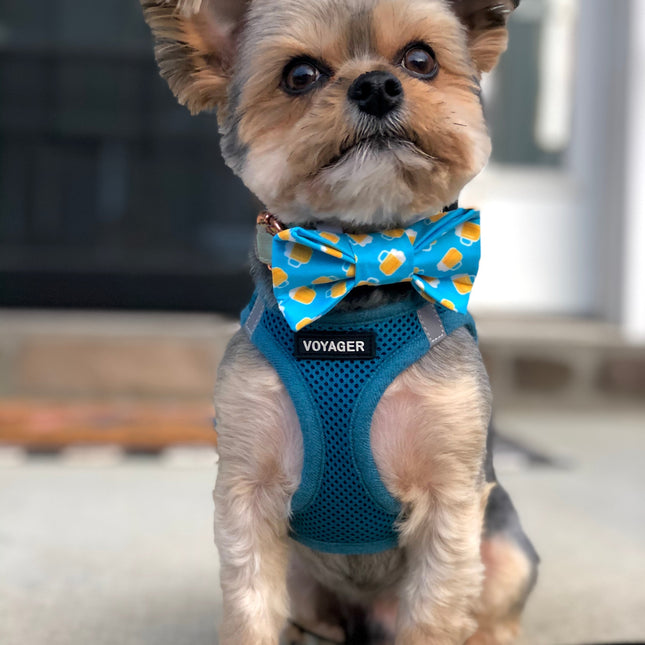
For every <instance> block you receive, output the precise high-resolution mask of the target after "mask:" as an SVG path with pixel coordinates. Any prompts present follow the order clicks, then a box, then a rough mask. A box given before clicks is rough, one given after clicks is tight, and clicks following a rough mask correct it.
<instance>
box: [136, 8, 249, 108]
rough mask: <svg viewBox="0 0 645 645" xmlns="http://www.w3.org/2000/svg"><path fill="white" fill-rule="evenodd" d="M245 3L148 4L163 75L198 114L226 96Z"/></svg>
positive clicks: (145, 9) (185, 102)
mask: <svg viewBox="0 0 645 645" xmlns="http://www.w3.org/2000/svg"><path fill="white" fill-rule="evenodd" d="M246 5H247V2H246V1H245V0H227V1H226V2H225V1H223V0H218V1H217V9H218V11H217V12H214V11H213V10H212V8H211V0H142V6H143V12H144V16H145V18H146V21H147V22H148V24H149V25H150V28H151V29H152V32H153V34H154V36H155V40H156V46H155V54H156V56H157V62H158V63H159V69H160V71H161V75H162V76H163V77H164V78H165V79H166V80H167V81H168V85H169V86H170V89H171V90H172V91H173V92H174V94H175V96H176V97H177V100H178V101H179V102H180V103H181V104H182V105H185V106H186V107H187V108H188V109H189V110H190V111H191V113H192V114H197V113H198V112H201V111H202V110H207V109H212V108H214V107H216V106H217V105H218V104H219V103H220V102H221V101H222V99H223V98H224V97H225V96H226V87H227V84H228V81H229V78H230V66H231V61H232V55H233V50H234V46H233V38H232V36H233V33H234V30H235V27H236V24H237V21H238V20H239V19H240V17H241V15H242V14H243V11H244V8H245V6H246Z"/></svg>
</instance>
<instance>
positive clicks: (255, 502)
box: [142, 0, 538, 645]
mask: <svg viewBox="0 0 645 645" xmlns="http://www.w3.org/2000/svg"><path fill="white" fill-rule="evenodd" d="M518 4H519V0H246V1H245V0H142V6H143V11H144V15H145V18H146V20H147V22H148V24H149V25H150V27H151V29H152V32H153V35H154V38H155V41H156V48H155V51H156V56H157V60H158V63H159V66H160V70H161V74H162V75H163V76H164V77H165V78H166V80H167V81H168V83H169V86H170V88H171V89H172V91H173V92H174V94H175V95H176V97H177V98H178V100H179V102H180V103H182V104H184V105H186V106H187V107H188V109H189V110H190V111H191V112H192V113H198V112H200V111H203V110H216V111H217V117H218V122H219V127H220V132H221V147H222V152H223V155H224V158H225V160H226V162H227V164H228V165H229V166H230V167H231V168H232V169H233V171H234V172H235V173H236V174H237V175H238V176H239V177H241V179H242V180H243V181H244V183H245V184H246V186H247V187H248V188H249V189H250V190H251V191H252V192H253V193H254V194H255V195H256V196H257V198H258V199H259V200H260V201H261V202H262V203H263V204H264V205H265V206H266V209H267V211H266V213H265V214H264V215H263V216H262V217H261V218H260V220H259V225H258V242H257V245H256V249H255V252H254V253H253V255H252V260H251V263H252V274H253V277H254V280H255V283H256V294H255V296H254V300H253V301H252V302H251V303H250V305H249V307H248V308H247V310H246V311H245V314H244V315H243V318H242V321H243V326H242V329H241V330H240V331H239V332H238V333H237V334H236V336H235V337H234V338H233V340H232V341H231V343H230V344H229V346H228V349H227V352H226V355H225V358H224V359H223V362H222V364H221V366H220V368H219V373H218V378H217V384H216V395H215V406H216V411H217V419H218V453H219V470H218V475H217V483H216V487H215V492H214V499H215V537H216V543H217V547H218V549H219V554H220V560H221V586H222V591H223V614H222V619H221V625H220V641H219V642H220V645H277V644H278V642H279V640H280V638H281V637H282V638H284V639H286V640H287V641H288V642H289V643H300V642H304V641H303V639H304V638H306V637H308V635H312V634H313V635H315V636H317V637H319V638H321V639H326V640H327V641H331V642H335V643H383V644H385V643H395V644H396V645H430V644H433V645H439V644H441V645H448V644H451V645H452V644H458V643H465V642H468V643H469V644H470V645H502V644H506V643H510V642H512V641H513V640H514V639H515V637H516V635H517V633H518V630H519V621H520V615H521V613H522V610H523V607H524V605H525V602H526V600H527V597H528V595H529V593H530V591H531V590H532V588H533V586H534V584H535V581H536V576H537V564H538V557H537V555H536V553H535V550H534V549H533V546H532V545H531V543H530V541H529V540H528V538H527V537H526V536H525V534H524V532H523V530H522V528H521V526H520V522H519V519H518V516H517V513H516V511H515V509H514V507H513V504H512V503H511V501H510V499H509V497H508V495H507V493H506V492H505V491H504V489H503V488H502V487H501V486H500V485H499V483H498V482H497V480H496V477H495V473H494V470H493V465H492V459H491V440H492V439H491V438H492V431H491V430H490V427H489V426H490V423H489V421H490V417H491V394H490V388H489V382H488V378H487V375H486V372H485V369H484V366H483V363H482V359H481V356H480V353H479V351H478V348H477V343H476V339H475V335H476V332H475V331H474V327H473V325H472V321H471V320H470V319H469V317H468V315H467V313H465V312H464V311H461V312H459V311H457V312H455V311H454V310H455V309H458V307H457V306H456V304H455V302H453V300H451V299H450V298H448V297H444V298H441V300H439V299H438V298H435V297H433V296H432V295H431V292H432V289H434V288H435V287H437V285H438V284H439V283H440V280H439V278H436V277H433V276H432V275H430V274H428V272H427V271H426V270H425V269H424V268H423V267H422V266H416V264H415V262H416V259H413V260H411V259H410V257H411V254H412V251H411V249H413V247H414V245H416V244H417V243H420V242H419V240H425V242H424V244H426V245H427V248H426V247H424V248H423V249H420V248H419V249H416V251H414V252H415V253H416V252H417V251H418V253H419V256H420V255H422V254H423V253H424V252H426V251H428V252H429V253H430V252H435V251H436V249H437V248H438V247H439V246H440V245H441V244H442V243H443V242H444V241H445V240H446V239H457V238H460V240H461V241H460V242H459V241H456V242H454V245H457V246H459V245H460V244H461V246H459V248H456V247H455V246H451V247H450V248H449V249H448V250H446V251H445V254H443V255H441V257H439V261H438V262H437V258H435V260H433V262H435V264H436V266H437V267H439V269H438V270H439V271H443V272H448V271H453V274H451V275H453V277H452V278H451V279H452V286H453V287H454V293H455V295H463V296H464V297H466V295H467V293H469V291H470V288H471V286H472V280H473V279H474V275H472V274H471V272H472V273H476V266H475V265H476V264H477V261H478V257H477V258H474V259H473V258H471V260H470V261H471V264H472V265H473V266H475V268H474V269H470V270H466V269H465V268H461V267H462V264H464V263H465V262H467V258H466V256H468V257H470V255H468V254H472V249H471V248H470V247H473V246H475V244H474V243H475V242H476V241H478V239H479V233H478V231H479V225H478V219H477V216H476V213H474V212H471V211H468V210H467V209H460V208H459V207H458V206H457V205H455V204H454V203H455V202H456V200H457V199H458V196H459V193H460V191H461V190H462V188H463V187H464V186H465V185H466V184H467V183H468V182H470V180H471V179H472V178H473V177H475V175H477V174H478V173H479V172H480V171H481V170H482V168H483V167H484V165H485V164H486V162H487V160H488V158H489V155H490V151H491V143H490V139H489V136H488V133H487V127H486V124H485V120H484V116H483V109H482V101H481V95H480V78H481V75H482V74H483V73H485V72H489V71H490V70H491V69H492V68H493V67H494V66H495V64H496V63H497V60H498V58H499V56H500V55H501V54H502V53H503V51H504V50H505V48H506V45H507V38H508V32H507V19H508V17H509V16H510V14H511V12H512V11H513V10H514V9H515V8H516V7H517V5H518ZM447 221H450V222H451V224H450V227H448V226H447V225H446V226H443V222H447ZM455 223H457V225H456V226H455ZM442 226H443V228H442V229H441V230H442V235H444V237H439V238H437V235H438V234H437V230H438V228H437V227H442ZM464 227H469V228H468V230H469V231H470V233H465V232H464V231H465V229H464ZM433 236H434V237H433ZM446 236H452V237H446ZM455 236H457V237H455ZM450 244H453V242H450ZM370 246H372V247H374V246H375V250H374V248H372V250H369V249H368V248H367V247H370ZM467 247H468V248H467ZM415 248H416V247H415ZM460 249H461V250H460ZM469 249H470V250H469ZM442 253H443V252H442ZM314 256H315V261H316V263H320V265H321V266H324V267H325V268H324V269H319V273H316V274H315V275H316V276H317V277H315V278H314V279H313V280H312V279H311V276H310V277H309V278H307V280H309V281H307V280H305V278H304V277H303V274H302V267H303V265H307V266H305V270H304V271H305V273H306V271H307V267H308V266H309V265H312V264H314V262H313V260H312V258H314ZM377 257H378V260H377V259H376V258H377ZM419 261H420V260H419ZM328 262H335V263H336V264H333V265H328V264H325V263H328ZM426 264H427V263H426ZM424 266H426V265H424ZM332 269H333V270H332ZM325 271H327V273H325ZM379 271H380V272H381V274H386V275H388V276H390V278H391V276H395V277H394V278H391V279H387V280H385V279H381V280H380V279H379V278H378V277H374V276H375V274H376V273H378V272H379ZM400 271H403V272H404V274H402V275H404V277H403V278H401V279H397V278H396V274H397V272H400ZM454 271H457V272H459V271H461V273H460V274H459V275H456V276H455V275H454ZM331 273H334V275H331ZM381 278H382V276H381ZM448 286H450V284H448ZM412 287H414V288H412ZM314 301H315V302H318V301H324V302H326V303H327V306H328V309H325V310H320V309H317V310H316V312H315V315H311V316H309V315H308V314H307V313H306V312H308V311H309V308H310V306H311V305H312V302H314ZM329 302H331V305H329ZM289 316H290V317H289ZM451 316H452V317H451ZM347 321H350V322H347ZM386 341H387V342H386ZM294 342H295V345H294ZM385 375H387V377H388V378H387V380H385ZM281 634H282V636H281Z"/></svg>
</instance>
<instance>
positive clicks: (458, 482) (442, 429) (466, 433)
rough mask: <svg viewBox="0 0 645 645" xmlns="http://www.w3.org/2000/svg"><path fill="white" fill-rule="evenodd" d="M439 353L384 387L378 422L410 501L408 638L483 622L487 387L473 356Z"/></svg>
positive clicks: (406, 527)
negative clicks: (446, 358) (447, 359)
mask: <svg viewBox="0 0 645 645" xmlns="http://www.w3.org/2000/svg"><path fill="white" fill-rule="evenodd" d="M453 342H457V341H455V340H453V339H451V338H449V339H447V340H446V341H444V343H449V344H451V343H453ZM461 342H465V343H467V342H468V339H465V338H464V339H461ZM470 342H472V341H470ZM442 349H443V350H444V351H449V349H450V348H449V347H443V348H442ZM435 360H437V357H436V356H433V355H432V353H430V354H429V355H427V356H426V357H425V358H424V359H422V360H421V361H419V362H418V363H417V364H415V365H414V366H412V367H411V368H410V369H408V370H407V371H406V372H405V373H404V374H402V375H401V376H400V377H399V378H398V379H397V380H396V381H395V382H394V383H393V384H392V385H391V386H390V387H389V388H388V389H387V391H386V392H385V394H384V396H383V398H382V400H381V402H380V403H379V405H378V407H377V410H376V413H375V416H374V422H373V426H372V445H373V449H374V457H375V460H376V463H377V466H378V468H379V473H380V474H381V477H382V478H383V481H384V482H385V484H386V486H387V487H388V489H389V490H390V491H392V492H393V493H394V494H395V496H396V497H397V498H398V499H400V500H402V501H403V503H404V504H405V511H404V516H405V520H404V521H403V523H402V525H401V542H402V544H403V545H404V546H405V547H406V548H407V550H408V554H409V556H408V557H409V559H410V572H409V576H408V578H407V580H406V583H405V585H404V587H403V590H402V594H401V612H400V614H399V630H398V635H397V641H396V642H397V644H399V643H400V644H401V645H403V644H405V645H421V644H423V645H428V644H429V643H457V642H463V640H465V639H466V638H467V637H468V636H470V635H471V634H472V633H473V632H474V631H475V628H476V622H475V610H476V606H477V602H478V599H479V596H480V590H481V585H482V580H483V566H482V563H481V558H480V552H479V550H480V538H479V536H480V533H481V527H482V523H483V516H484V510H485V506H486V500H487V498H488V486H487V485H486V484H485V482H484V477H483V471H482V459H481V456H482V453H483V452H484V450H485V440H486V430H487V425H488V417H489V412H490V395H489V392H488V388H487V384H486V382H485V379H483V378H482V377H481V372H479V375H478V370H477V365H476V364H474V365H472V366H468V365H466V364H464V363H462V362H460V361H453V362H452V363H451V364H450V365H449V366H448V370H447V371H446V370H442V371H441V372H439V373H438V372H437V371H436V369H435V368H434V361H435ZM393 427H396V431H395V432H394V431H393ZM455 572H459V573H458V574H457V575H455Z"/></svg>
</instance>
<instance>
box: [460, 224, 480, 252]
mask: <svg viewBox="0 0 645 645" xmlns="http://www.w3.org/2000/svg"><path fill="white" fill-rule="evenodd" d="M455 232H456V233H457V237H458V238H459V241H460V242H461V243H462V244H463V245H464V246H472V245H473V244H474V243H475V242H479V240H480V238H481V226H480V225H479V224H475V223H474V222H464V223H463V224H460V225H459V226H458V227H457V228H456V229H455Z"/></svg>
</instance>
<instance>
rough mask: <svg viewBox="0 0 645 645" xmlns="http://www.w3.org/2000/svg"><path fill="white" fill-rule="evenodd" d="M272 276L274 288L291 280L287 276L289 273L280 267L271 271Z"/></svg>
mask: <svg viewBox="0 0 645 645" xmlns="http://www.w3.org/2000/svg"><path fill="white" fill-rule="evenodd" d="M271 275H272V277H273V286H274V287H279V286H281V285H283V284H285V283H287V281H288V280H289V276H288V275H287V272H286V271H285V270H284V269H281V268H280V267H273V269H272V270H271Z"/></svg>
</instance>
